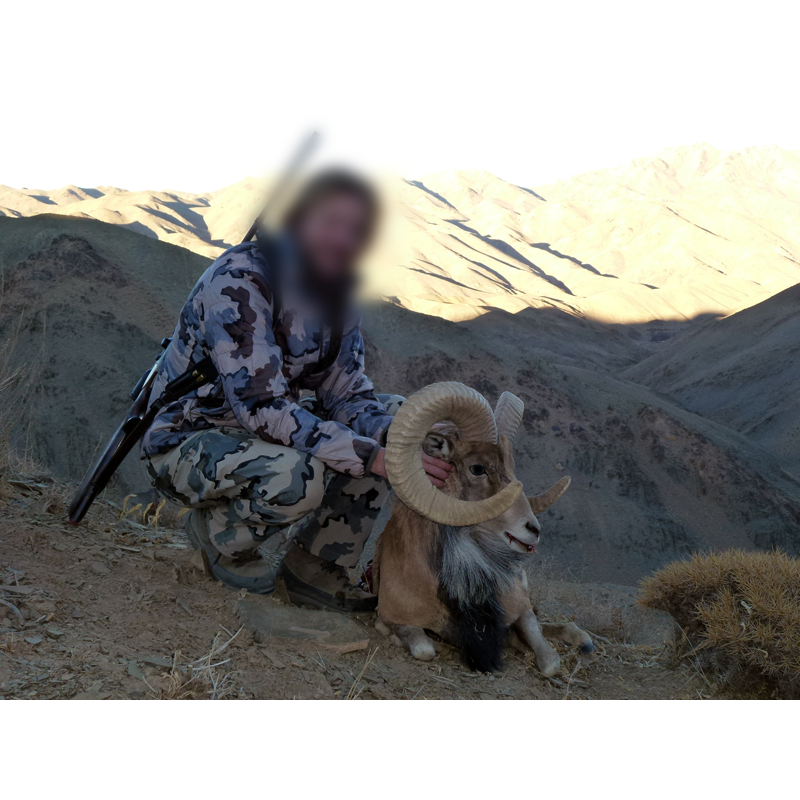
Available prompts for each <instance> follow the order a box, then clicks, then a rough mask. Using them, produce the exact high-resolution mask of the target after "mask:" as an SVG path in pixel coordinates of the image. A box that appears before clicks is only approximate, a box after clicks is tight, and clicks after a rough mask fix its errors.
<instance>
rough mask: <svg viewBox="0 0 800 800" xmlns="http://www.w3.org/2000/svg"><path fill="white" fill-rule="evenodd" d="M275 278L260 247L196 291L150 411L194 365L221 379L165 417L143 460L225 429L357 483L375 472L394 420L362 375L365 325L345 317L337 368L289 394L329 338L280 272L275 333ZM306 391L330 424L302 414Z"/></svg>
mask: <svg viewBox="0 0 800 800" xmlns="http://www.w3.org/2000/svg"><path fill="white" fill-rule="evenodd" d="M286 272H287V273H291V271H290V270H287V271H286ZM271 274H272V273H271V271H270V269H269V267H268V265H267V263H266V261H265V259H264V257H263V255H262V254H261V251H260V250H259V248H258V246H257V245H256V244H254V243H248V244H242V245H237V246H236V247H233V248H231V249H230V250H228V251H226V252H225V253H223V254H222V255H221V256H220V257H219V258H218V259H217V260H216V261H215V262H214V263H213V264H212V265H211V266H210V267H209V268H208V270H206V272H205V273H204V274H203V276H202V277H201V278H200V280H199V281H198V282H197V285H196V286H195V287H194V289H193V290H192V293H191V295H190V296H189V299H188V300H187V301H186V304H185V305H184V307H183V309H182V311H181V315H180V319H179V320H178V324H177V326H176V328H175V332H174V334H173V337H172V343H171V344H170V346H169V347H168V349H167V352H166V356H165V358H164V360H163V362H162V366H161V369H160V371H159V374H158V376H157V378H156V382H155V384H154V386H153V391H152V392H151V396H150V401H151V402H153V401H154V400H155V399H156V398H158V397H159V396H160V395H161V392H162V391H163V388H164V386H165V385H166V384H167V383H168V382H169V381H171V380H173V379H174V378H176V377H177V376H178V375H180V374H181V373H183V372H185V371H186V370H187V369H188V366H189V362H190V361H193V362H198V361H200V359H202V358H204V357H205V356H206V355H210V356H211V358H212V360H213V362H214V365H215V366H216V368H217V370H218V371H219V378H218V379H217V380H216V381H215V382H213V383H210V384H208V385H206V386H203V387H201V388H200V389H198V390H196V391H194V392H192V393H191V394H188V395H186V396H185V397H183V398H182V399H180V400H178V401H177V402H174V403H172V404H170V405H167V406H166V407H165V408H164V409H162V411H161V412H160V413H159V414H158V416H157V417H156V419H155V421H154V422H153V424H152V426H151V427H150V429H149V430H148V431H147V433H146V434H145V436H144V440H143V442H142V455H143V456H149V455H155V454H158V453H164V452H167V451H169V450H171V449H172V448H173V447H175V446H177V445H178V444H180V442H181V441H183V440H184V439H186V438H187V437H188V436H190V435H191V434H192V433H195V432H196V431H200V430H205V429H208V428H211V427H222V426H224V427H235V428H242V429H244V430H246V431H249V432H250V433H252V434H254V435H256V436H259V437H261V438H262V439H264V440H265V441H267V442H270V443H273V444H280V445H284V446H286V447H291V448H294V449H296V450H301V451H303V452H306V453H311V454H312V455H314V456H316V457H317V458H319V459H320V460H321V461H323V462H324V463H325V464H327V465H328V466H329V467H331V468H332V469H334V470H336V471H338V472H343V473H346V474H348V475H351V476H353V477H360V476H362V475H365V474H367V473H368V472H369V468H370V466H371V465H372V460H373V459H374V458H375V456H376V455H377V450H378V447H379V443H380V442H382V441H383V439H384V437H385V432H386V430H387V429H388V427H389V424H390V422H391V417H390V416H389V415H388V414H387V413H386V408H385V407H384V406H383V405H382V404H381V403H380V402H379V401H378V400H377V398H376V397H375V393H374V389H373V386H372V383H371V381H370V380H369V378H367V376H366V375H365V374H364V340H363V338H362V336H361V328H360V318H359V317H358V316H357V315H356V314H354V313H353V314H350V315H349V319H348V320H347V322H346V324H345V328H344V336H343V341H342V346H341V350H340V352H339V357H338V359H337V360H336V362H335V363H334V364H333V365H332V366H331V367H330V368H329V369H328V370H326V371H325V372H324V373H322V374H317V375H312V376H309V377H306V378H304V379H301V381H300V382H299V384H298V385H297V386H296V387H295V388H291V389H290V387H289V382H290V381H291V380H292V379H294V378H295V377H297V376H298V375H299V374H300V373H301V372H302V371H303V368H304V367H308V365H310V364H312V363H316V362H317V361H318V360H319V357H320V346H321V345H322V346H323V347H324V348H325V349H324V350H323V352H327V348H328V343H329V339H330V329H329V328H328V327H327V326H321V325H320V322H319V320H320V314H319V313H316V312H315V311H314V309H313V307H312V304H311V303H310V298H308V296H307V295H306V294H305V293H304V292H303V291H302V287H301V286H300V284H299V283H298V281H297V280H294V281H292V280H284V278H285V277H289V278H290V277H291V274H288V275H287V276H284V274H283V272H282V273H281V303H280V311H279V315H278V317H277V320H276V324H275V328H274V330H273V305H272V303H273V290H272V284H271V282H272V277H271ZM321 328H322V330H321ZM300 389H314V391H315V392H316V396H317V404H318V406H319V407H321V409H322V411H323V412H324V413H323V416H324V417H325V419H322V418H320V417H318V416H315V415H314V414H313V413H312V412H311V411H309V410H308V409H306V408H304V407H303V406H301V405H298V402H297V400H298V394H297V392H298V390H300Z"/></svg>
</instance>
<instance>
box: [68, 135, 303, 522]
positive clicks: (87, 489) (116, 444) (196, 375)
mask: <svg viewBox="0 0 800 800" xmlns="http://www.w3.org/2000/svg"><path fill="white" fill-rule="evenodd" d="M317 138H318V135H317V133H316V131H314V132H313V133H311V135H310V136H309V137H308V138H307V139H306V140H305V142H303V145H302V146H301V147H300V149H299V150H298V151H297V153H296V155H295V157H294V158H293V159H292V161H291V163H290V164H289V166H288V168H287V169H286V170H285V171H284V173H283V175H282V177H281V179H280V180H279V182H278V184H277V185H276V187H275V189H274V190H273V192H272V193H271V194H270V196H269V198H268V199H267V202H266V203H265V204H264V207H263V208H262V209H261V213H260V214H259V215H258V216H257V217H256V219H255V221H254V222H253V224H252V225H251V226H250V228H249V229H248V231H247V234H246V235H245V237H244V239H243V240H242V244H244V243H245V242H249V241H251V240H252V239H253V237H254V236H255V235H256V233H257V232H258V229H259V226H260V224H261V220H262V219H263V218H264V216H265V215H266V213H267V211H268V210H269V209H270V208H271V206H272V205H273V203H274V202H275V201H276V199H277V198H278V197H279V196H280V195H281V194H282V193H283V192H284V191H285V190H286V188H287V186H288V185H289V183H290V182H291V180H292V179H293V178H294V176H295V174H296V173H297V172H298V170H299V169H300V166H301V165H302V163H303V162H304V161H305V159H306V158H307V157H308V155H309V154H310V152H311V150H312V149H313V147H314V145H315V144H316V142H317ZM171 341H172V340H171V339H168V338H167V339H162V340H161V347H162V352H161V354H160V355H159V357H158V358H157V359H156V362H155V364H153V366H152V367H151V368H150V369H149V370H148V371H147V372H145V373H144V375H142V377H141V378H140V379H139V382H138V383H137V384H136V386H134V387H133V391H131V394H130V397H131V400H133V405H132V406H131V407H130V408H129V409H128V413H127V414H126V415H125V419H124V420H123V422H122V424H121V425H120V426H119V428H117V430H116V432H115V433H114V435H113V436H112V437H111V441H110V442H109V443H108V445H107V446H106V448H105V450H103V452H102V453H101V454H100V457H99V458H98V459H97V461H95V463H94V464H93V465H92V467H91V468H90V469H89V471H88V472H87V473H86V476H85V477H84V479H83V482H82V483H81V485H80V487H79V488H78V491H77V492H76V494H75V497H73V499H72V502H71V503H70V505H69V509H68V512H67V513H68V516H69V521H70V522H71V523H72V524H73V525H77V524H78V523H80V521H81V520H82V519H83V518H84V516H86V512H87V511H88V510H89V507H90V506H91V505H92V503H93V502H94V501H95V500H96V499H97V496H98V495H99V494H100V492H102V491H103V489H105V488H106V486H107V485H108V482H109V481H110V480H111V477H112V476H113V474H114V473H115V472H116V471H117V470H118V469H119V467H120V465H121V464H122V462H123V461H124V460H125V457H126V456H127V455H128V454H129V453H130V452H131V450H133V448H134V446H135V445H136V443H137V442H138V441H139V440H140V439H141V438H142V436H144V435H145V433H146V432H147V430H148V428H149V427H150V426H151V425H152V424H153V420H155V418H156V417H157V416H158V413H159V412H160V411H161V410H162V409H163V408H164V407H165V406H167V405H169V404H170V403H174V402H175V401H176V400H180V398H181V397H184V396H185V395H187V394H189V392H193V391H194V390H195V389H199V388H200V387H201V386H205V385H206V384H207V383H211V382H212V381H214V380H216V379H217V375H218V373H217V369H216V367H215V366H214V363H213V361H212V360H211V358H210V357H209V356H206V358H204V359H202V360H201V361H199V362H198V363H196V364H194V365H192V366H191V367H190V369H188V370H187V371H186V372H184V373H183V374H182V375H179V376H178V377H177V378H175V379H174V380H172V381H170V382H169V383H168V384H167V385H166V386H165V387H164V391H163V393H162V395H161V397H159V398H158V400H156V401H155V402H154V403H152V404H150V392H151V390H152V388H153V384H154V383H155V381H156V377H157V376H158V373H159V370H160V368H161V364H162V363H163V361H164V357H165V356H166V352H167V348H168V347H169V345H170V342H171ZM148 405H149V408H148Z"/></svg>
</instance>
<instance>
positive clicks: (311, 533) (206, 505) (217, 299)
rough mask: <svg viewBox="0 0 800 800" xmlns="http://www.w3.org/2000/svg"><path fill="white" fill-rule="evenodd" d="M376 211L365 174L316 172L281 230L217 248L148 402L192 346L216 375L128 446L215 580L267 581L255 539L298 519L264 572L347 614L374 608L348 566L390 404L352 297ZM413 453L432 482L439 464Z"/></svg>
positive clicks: (269, 585)
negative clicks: (138, 453) (370, 363)
mask: <svg viewBox="0 0 800 800" xmlns="http://www.w3.org/2000/svg"><path fill="white" fill-rule="evenodd" d="M379 216H380V208H379V202H378V197H377V195H376V193H375V190H374V189H373V188H372V186H371V185H370V184H369V183H368V182H366V181H364V180H363V179H361V178H360V177H358V176H355V175H353V174H350V173H349V172H345V171H327V172H324V173H321V174H318V175H317V176H316V177H312V178H311V179H310V180H309V181H308V182H307V183H306V185H305V186H304V187H303V188H302V189H301V190H300V192H299V193H298V195H297V197H296V199H295V200H294V202H293V203H292V204H291V207H290V208H289V209H288V211H287V213H286V214H285V216H284V219H283V224H282V225H281V229H280V232H279V233H277V234H271V235H266V234H265V233H264V232H262V233H260V234H259V236H258V238H257V240H256V241H255V242H248V243H246V244H241V245H237V246H236V247H232V248H231V249H229V250H227V251H226V252H225V253H223V254H222V255H221V256H220V257H219V258H218V259H217V260H216V261H215V262H214V263H213V264H212V265H211V266H210V267H209V268H208V270H207V271H206V272H205V273H204V274H203V276H202V277H201V278H200V280H199V281H198V282H197V285H196V286H195V287H194V289H193V290H192V292H191V294H190V295H189V299H188V300H187V301H186V304H185V305H184V307H183V309H182V311H181V314H180V319H179V320H178V324H177V326H176V328H175V332H174V334H173V337H172V343H171V344H170V345H169V348H168V350H167V352H166V354H165V358H164V360H163V363H162V366H161V369H160V372H159V374H158V377H157V380H156V382H155V385H154V387H153V390H152V393H151V397H150V402H151V403H152V402H153V401H154V400H155V399H156V398H158V397H159V396H160V394H161V393H162V392H163V389H164V386H165V385H166V384H167V383H168V382H169V381H170V380H172V379H174V378H175V377H177V376H178V375H180V374H181V373H184V372H185V371H186V370H187V369H188V368H189V367H190V365H191V364H192V363H197V362H199V361H200V360H201V359H202V358H204V357H205V356H210V357H211V359H212V360H213V362H214V366H215V367H216V369H217V370H218V372H219V377H218V378H217V379H216V381H214V382H213V383H210V384H207V385H205V386H202V387H201V388H199V389H197V390H195V391H194V392H192V393H191V394H188V395H186V396H185V397H183V398H181V399H180V400H178V401H176V402H174V403H172V404H170V405H167V406H166V407H165V408H164V409H163V410H162V411H161V412H160V413H159V414H158V416H157V417H156V418H155V421H154V422H153V424H152V426H151V427H150V429H149V430H148V431H147V433H146V434H145V437H144V439H143V442H142V455H143V457H144V458H145V459H146V461H147V468H148V472H149V474H150V476H151V479H152V481H153V484H154V486H155V487H156V488H157V489H158V490H159V491H160V492H161V493H162V494H164V495H166V496H167V497H169V498H170V499H172V500H174V501H175V502H177V503H179V504H180V505H183V506H186V507H188V508H190V509H191V511H190V513H189V516H188V519H187V525H186V527H187V533H188V535H189V539H190V541H191V542H192V544H193V545H194V547H195V548H198V549H200V550H201V551H202V553H203V558H204V561H205V563H206V566H207V567H208V569H209V571H210V573H211V575H212V576H213V577H214V578H216V579H217V580H219V581H221V582H222V583H223V584H225V585H226V586H230V587H232V588H234V589H247V590H249V591H251V592H257V593H262V594H267V593H270V592H272V591H274V589H275V581H276V573H275V571H274V570H273V569H271V568H270V565H269V562H268V561H267V559H265V558H263V557H262V556H261V555H260V554H259V552H258V548H259V546H260V545H261V544H262V543H263V542H264V541H266V540H267V539H268V538H269V537H270V536H272V535H274V534H275V533H276V532H278V531H280V530H281V529H284V528H286V527H287V526H289V525H291V524H293V523H298V522H299V523H300V524H299V525H298V527H297V532H296V537H295V539H294V541H293V543H292V545H291V547H290V549H289V550H288V552H287V554H286V556H285V558H284V561H283V564H282V566H281V567H280V569H279V571H278V574H279V575H280V576H281V577H282V578H283V580H284V581H285V583H286V588H287V590H288V594H289V597H290V599H291V600H292V602H294V603H298V604H301V603H302V604H308V605H313V606H316V607H327V608H333V609H336V610H339V611H348V612H355V613H358V612H365V611H371V610H373V609H374V608H375V606H376V604H377V599H376V598H375V597H374V596H373V595H371V594H369V593H368V592H366V591H364V590H363V589H361V588H359V587H358V586H357V585H355V584H353V583H352V582H351V581H350V579H349V573H348V568H352V567H355V566H356V564H357V562H358V559H359V556H360V555H361V552H362V550H363V548H364V545H365V543H366V541H367V539H368V538H369V535H370V532H371V530H372V526H373V524H374V522H375V519H376V517H377V516H378V512H379V511H380V509H381V505H382V504H383V502H384V501H385V499H386V497H387V494H388V490H389V486H388V483H387V480H386V469H385V466H384V445H385V444H386V434H387V431H388V428H389V426H390V425H391V422H392V416H393V414H394V412H395V411H396V410H397V408H398V407H399V405H400V403H402V400H403V398H401V397H398V396H395V395H376V394H375V391H374V388H373V385H372V382H371V381H370V380H369V378H367V376H366V375H365V374H364V340H363V338H362V335H361V328H360V316H359V314H358V311H357V309H356V308H355V307H354V298H353V290H354V287H355V284H356V281H357V277H358V264H359V259H360V257H361V256H362V255H363V253H364V251H365V249H366V248H367V246H368V245H369V244H370V241H371V239H372V238H373V235H374V233H375V231H376V228H377V225H378V222H379ZM303 390H310V392H306V393H305V394H306V396H304V397H303V398H302V399H300V393H301V392H302V391H303ZM311 392H313V394H311ZM422 457H423V462H424V464H425V468H426V472H427V473H428V476H429V477H430V480H431V481H432V482H433V483H434V484H435V485H437V486H439V487H441V486H443V485H444V480H445V479H446V478H447V475H448V472H449V470H450V469H451V467H450V465H449V464H448V463H446V462H444V461H441V460H439V459H435V458H431V457H429V456H427V455H424V454H423V456H422Z"/></svg>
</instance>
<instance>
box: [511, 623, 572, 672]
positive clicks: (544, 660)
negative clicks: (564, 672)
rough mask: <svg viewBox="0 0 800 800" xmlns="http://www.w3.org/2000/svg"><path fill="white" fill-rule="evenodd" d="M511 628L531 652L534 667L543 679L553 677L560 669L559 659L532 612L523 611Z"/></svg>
mask: <svg viewBox="0 0 800 800" xmlns="http://www.w3.org/2000/svg"><path fill="white" fill-rule="evenodd" d="M512 627H513V628H514V631H515V632H516V634H517V636H519V638H520V639H522V641H523V642H525V644H526V645H528V647H530V649H531V650H533V654H534V655H535V656H536V666H537V667H538V668H539V672H541V673H542V675H544V676H545V678H549V677H551V676H552V675H555V674H556V673H557V672H558V671H559V669H561V658H560V657H559V655H558V653H556V651H555V650H553V648H552V647H551V646H550V644H549V642H548V641H547V640H546V639H545V638H544V634H543V633H542V628H541V626H540V625H539V620H538V619H536V614H534V613H533V611H525V612H524V613H523V614H522V616H521V617H520V618H519V619H518V620H517V621H516V622H515V623H514V624H513V626H512Z"/></svg>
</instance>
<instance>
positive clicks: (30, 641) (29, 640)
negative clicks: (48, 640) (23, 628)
mask: <svg viewBox="0 0 800 800" xmlns="http://www.w3.org/2000/svg"><path fill="white" fill-rule="evenodd" d="M25 641H26V642H27V643H28V644H41V643H42V637H41V636H26V637H25Z"/></svg>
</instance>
